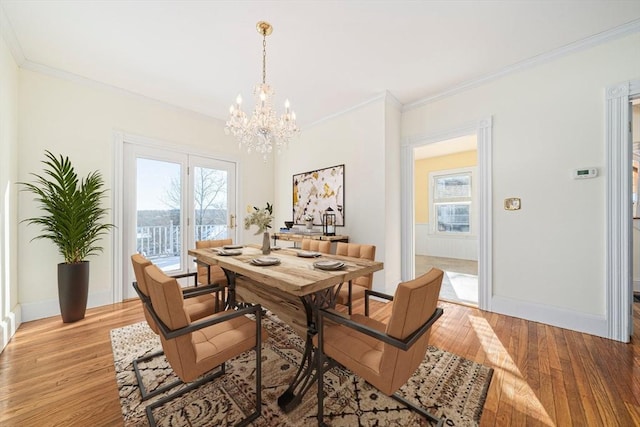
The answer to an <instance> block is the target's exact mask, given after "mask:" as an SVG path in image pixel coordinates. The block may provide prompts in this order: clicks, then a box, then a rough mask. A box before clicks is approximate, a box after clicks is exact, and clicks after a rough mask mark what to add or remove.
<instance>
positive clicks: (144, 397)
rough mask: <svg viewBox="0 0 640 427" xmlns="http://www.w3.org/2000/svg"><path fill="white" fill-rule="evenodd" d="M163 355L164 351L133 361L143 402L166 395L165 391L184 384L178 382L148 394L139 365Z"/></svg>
mask: <svg viewBox="0 0 640 427" xmlns="http://www.w3.org/2000/svg"><path fill="white" fill-rule="evenodd" d="M163 354H164V351H157V352H155V353H152V354H148V355H146V356H143V357H139V358H137V359H136V360H134V361H133V371H134V372H135V374H136V379H137V380H138V387H140V395H141V396H142V401H145V400H148V399H151V398H152V397H154V396H157V395H159V394H161V393H164V392H165V391H168V390H171V389H172V388H174V387H176V386H178V385H180V384H182V381H180V380H177V381H174V382H172V383H170V384H167V385H165V386H162V387H159V388H157V389H155V390H153V391H152V392H147V388H146V387H145V386H144V381H143V380H142V374H141V373H140V369H139V368H138V365H139V364H140V363H143V362H146V361H147V360H151V359H153V358H155V357H159V356H162V355H163Z"/></svg>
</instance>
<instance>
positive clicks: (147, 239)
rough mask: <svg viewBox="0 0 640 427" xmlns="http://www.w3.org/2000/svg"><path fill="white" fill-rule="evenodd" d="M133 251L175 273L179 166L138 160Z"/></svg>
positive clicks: (178, 241) (178, 244)
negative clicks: (134, 243) (134, 246)
mask: <svg viewBox="0 0 640 427" xmlns="http://www.w3.org/2000/svg"><path fill="white" fill-rule="evenodd" d="M136 170H137V189H136V194H137V199H136V210H137V228H136V234H137V238H136V249H137V251H138V252H139V253H141V254H142V255H144V256H145V257H146V258H148V259H149V260H150V261H151V262H153V263H154V264H156V265H157V266H158V267H160V268H161V269H162V270H163V271H172V270H179V269H180V265H181V262H180V261H181V259H180V256H181V255H180V249H181V242H182V234H181V232H180V206H181V200H182V189H181V188H182V187H181V182H180V164H178V163H171V162H164V161H159V160H151V159H143V158H138V159H137V162H136Z"/></svg>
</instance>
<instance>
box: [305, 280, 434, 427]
mask: <svg viewBox="0 0 640 427" xmlns="http://www.w3.org/2000/svg"><path fill="white" fill-rule="evenodd" d="M443 274H444V273H443V272H442V270H439V269H436V268H433V269H431V270H430V271H428V272H427V273H425V274H423V275H422V276H420V277H418V278H416V279H414V280H411V281H408V282H403V283H400V284H399V285H398V288H397V289H396V293H395V296H394V297H390V296H387V295H385V294H382V293H380V292H375V291H369V290H367V291H366V298H368V297H369V295H375V296H378V297H386V298H388V299H390V300H392V301H393V307H392V311H391V317H390V318H389V322H388V323H386V324H385V323H382V322H379V321H376V320H374V319H371V318H369V317H368V316H366V315H365V316H363V315H360V314H355V315H353V316H351V318H346V317H344V316H341V315H338V314H337V313H335V312H333V313H332V312H331V311H327V310H320V312H319V317H318V335H316V336H315V337H314V338H313V342H314V344H315V345H316V347H317V349H318V351H319V354H320V357H318V358H317V360H318V362H317V367H316V368H317V371H318V424H319V425H322V423H323V410H324V408H323V398H324V392H323V387H322V383H323V375H324V371H325V370H326V369H327V368H326V366H325V361H326V357H328V358H330V359H332V360H334V361H335V362H337V363H339V364H340V365H342V366H344V367H346V368H347V369H349V370H351V371H352V372H353V373H354V374H356V375H358V376H359V377H361V378H363V379H364V380H365V381H367V382H368V383H369V384H371V385H373V386H374V387H376V388H377V389H378V390H380V391H381V392H383V393H385V394H387V395H388V396H391V397H392V398H394V399H396V400H398V401H399V402H401V403H403V404H405V405H407V406H409V407H410V408H411V409H413V410H415V411H417V412H419V413H420V414H421V415H423V416H424V417H426V418H428V419H429V420H431V421H435V422H436V423H438V426H441V425H442V423H443V420H442V419H439V418H437V417H435V416H433V415H431V414H429V413H428V412H427V411H426V410H425V409H424V408H421V407H419V406H417V405H415V404H414V403H412V402H409V401H407V400H406V399H404V398H403V397H401V396H399V395H397V394H395V393H396V391H397V390H398V389H399V388H400V387H401V386H402V385H404V384H405V383H406V382H407V380H408V379H409V378H410V377H411V375H413V373H414V372H415V371H416V369H417V368H418V366H419V365H420V363H421V362H422V361H423V360H424V356H425V353H426V350H427V346H428V344H429V335H430V331H431V329H430V328H431V325H433V323H434V322H435V321H436V320H438V318H439V317H440V316H441V315H442V313H443V311H442V309H441V308H438V307H437V303H438V295H439V294H440V286H441V284H442V277H443ZM367 314H368V313H367ZM325 319H329V320H331V322H325ZM329 366H330V365H329Z"/></svg>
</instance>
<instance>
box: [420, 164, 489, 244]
mask: <svg viewBox="0 0 640 427" xmlns="http://www.w3.org/2000/svg"><path fill="white" fill-rule="evenodd" d="M477 171H478V168H477V167H476V166H472V167H464V168H456V169H446V170H439V171H432V172H429V234H430V235H434V236H442V237H447V238H465V239H467V238H472V237H473V238H475V237H476V236H477V227H478V224H477V215H474V212H477V203H478V197H477V194H478V191H477V185H476V176H477ZM464 174H469V175H470V176H471V198H470V199H469V202H470V203H471V208H470V209H469V215H470V219H469V232H451V231H438V227H437V226H436V222H437V219H436V209H435V203H437V202H434V199H433V195H434V192H435V179H436V178H437V177H441V176H448V175H464ZM465 201H466V200H465ZM457 202H458V201H451V202H446V203H457ZM441 203H444V202H441Z"/></svg>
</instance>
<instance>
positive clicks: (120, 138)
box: [111, 130, 240, 303]
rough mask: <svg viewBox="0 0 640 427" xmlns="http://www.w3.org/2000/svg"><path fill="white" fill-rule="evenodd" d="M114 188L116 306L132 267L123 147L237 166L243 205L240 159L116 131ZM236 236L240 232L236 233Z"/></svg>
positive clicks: (114, 299)
mask: <svg viewBox="0 0 640 427" xmlns="http://www.w3.org/2000/svg"><path fill="white" fill-rule="evenodd" d="M112 135H113V153H114V156H113V158H114V162H113V175H112V176H113V187H112V194H111V196H112V218H113V224H114V225H115V228H114V230H113V233H112V239H113V240H112V242H113V259H112V265H113V277H114V283H113V302H114V303H115V302H122V300H123V296H124V295H123V294H124V286H123V282H122V281H123V280H124V277H125V276H124V268H128V267H129V265H130V263H129V264H127V265H125V264H124V262H123V261H124V249H125V248H124V247H123V245H124V230H123V229H124V227H123V225H124V212H123V208H124V185H125V182H124V144H125V142H127V143H133V144H138V145H143V146H149V147H154V148H158V149H165V150H174V151H177V152H187V151H188V153H189V154H194V155H197V156H201V157H209V158H215V159H219V160H223V161H228V162H233V163H235V176H234V180H235V183H236V185H235V195H234V197H235V200H236V206H235V207H234V208H237V206H239V205H240V200H239V198H238V188H239V187H240V186H239V184H238V183H239V176H240V164H239V160H238V158H236V157H234V156H229V155H221V154H218V153H214V152H209V151H204V150H198V149H194V148H192V147H189V148H188V149H185V147H184V146H181V145H178V144H175V143H170V142H166V141H161V140H157V139H153V138H147V137H144V136H139V135H134V134H129V133H125V132H122V131H119V130H114V131H113V134H112ZM236 232H237V231H236Z"/></svg>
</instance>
